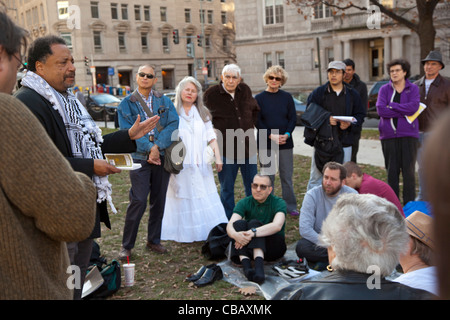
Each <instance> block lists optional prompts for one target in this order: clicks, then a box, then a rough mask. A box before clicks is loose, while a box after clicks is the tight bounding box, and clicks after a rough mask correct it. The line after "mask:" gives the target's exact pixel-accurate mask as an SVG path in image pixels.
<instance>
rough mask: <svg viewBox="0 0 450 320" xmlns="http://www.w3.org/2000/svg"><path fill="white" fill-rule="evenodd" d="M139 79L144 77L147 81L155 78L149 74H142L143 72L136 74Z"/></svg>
mask: <svg viewBox="0 0 450 320" xmlns="http://www.w3.org/2000/svg"><path fill="white" fill-rule="evenodd" d="M138 75H139V77H141V78H144V77H146V78H147V79H153V78H154V77H155V76H154V75H153V74H151V73H144V72H139V73H138Z"/></svg>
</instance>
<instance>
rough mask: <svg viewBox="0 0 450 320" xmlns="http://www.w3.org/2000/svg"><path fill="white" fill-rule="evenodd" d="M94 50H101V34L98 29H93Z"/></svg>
mask: <svg viewBox="0 0 450 320" xmlns="http://www.w3.org/2000/svg"><path fill="white" fill-rule="evenodd" d="M94 50H95V52H102V34H101V32H100V31H94Z"/></svg>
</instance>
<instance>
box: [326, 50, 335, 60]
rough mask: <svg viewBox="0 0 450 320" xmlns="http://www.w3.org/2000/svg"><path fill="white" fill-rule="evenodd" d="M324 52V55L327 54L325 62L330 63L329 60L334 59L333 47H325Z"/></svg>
mask: <svg viewBox="0 0 450 320" xmlns="http://www.w3.org/2000/svg"><path fill="white" fill-rule="evenodd" d="M325 52H326V55H327V62H328V63H330V62H331V61H334V49H333V48H326V49H325Z"/></svg>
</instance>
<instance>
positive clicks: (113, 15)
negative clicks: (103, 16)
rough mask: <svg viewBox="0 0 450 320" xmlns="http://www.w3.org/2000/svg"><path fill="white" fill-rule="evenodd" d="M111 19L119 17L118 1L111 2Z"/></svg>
mask: <svg viewBox="0 0 450 320" xmlns="http://www.w3.org/2000/svg"><path fill="white" fill-rule="evenodd" d="M111 19H113V20H117V19H119V13H118V12H117V3H111Z"/></svg>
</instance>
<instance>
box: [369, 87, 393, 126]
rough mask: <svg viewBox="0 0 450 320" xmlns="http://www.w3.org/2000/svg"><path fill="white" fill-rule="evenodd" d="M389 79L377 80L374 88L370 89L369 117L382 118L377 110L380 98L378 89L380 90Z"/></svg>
mask: <svg viewBox="0 0 450 320" xmlns="http://www.w3.org/2000/svg"><path fill="white" fill-rule="evenodd" d="M388 82H389V80H382V81H378V82H375V83H374V85H373V86H372V88H370V90H369V94H368V95H369V97H368V99H367V101H368V103H367V118H374V119H380V116H379V115H378V112H377V107H376V103H377V99H378V91H380V88H381V87H382V86H383V85H385V84H386V83H388Z"/></svg>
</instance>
